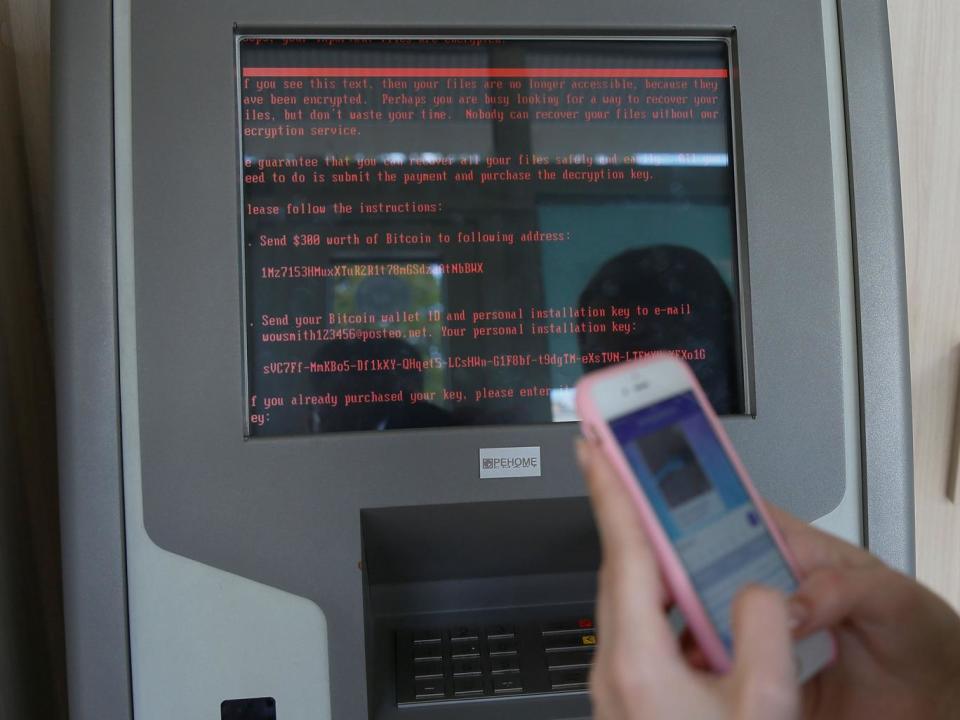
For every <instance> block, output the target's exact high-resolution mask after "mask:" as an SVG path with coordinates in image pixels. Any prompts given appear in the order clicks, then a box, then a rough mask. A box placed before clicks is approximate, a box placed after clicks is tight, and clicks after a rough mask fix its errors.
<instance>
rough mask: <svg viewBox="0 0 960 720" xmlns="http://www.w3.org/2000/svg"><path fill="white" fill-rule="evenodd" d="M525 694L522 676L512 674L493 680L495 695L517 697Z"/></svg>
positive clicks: (498, 676) (499, 676) (496, 677)
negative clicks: (516, 695)
mask: <svg viewBox="0 0 960 720" xmlns="http://www.w3.org/2000/svg"><path fill="white" fill-rule="evenodd" d="M522 692H523V682H522V681H521V680H520V675H519V674H517V673H512V674H510V675H497V676H495V677H494V678H493V694H494V695H515V694H516V693H522Z"/></svg>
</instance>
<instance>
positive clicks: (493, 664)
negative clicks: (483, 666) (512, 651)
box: [490, 655, 520, 673]
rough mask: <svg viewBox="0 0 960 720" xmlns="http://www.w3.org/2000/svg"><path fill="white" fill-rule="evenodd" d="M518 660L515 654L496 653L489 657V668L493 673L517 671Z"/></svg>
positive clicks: (518, 666)
mask: <svg viewBox="0 0 960 720" xmlns="http://www.w3.org/2000/svg"><path fill="white" fill-rule="evenodd" d="M519 669H520V660H519V659H518V658H517V656H516V655H498V656H495V657H491V658H490V670H491V672H495V673H505V672H517V671H518V670H519Z"/></svg>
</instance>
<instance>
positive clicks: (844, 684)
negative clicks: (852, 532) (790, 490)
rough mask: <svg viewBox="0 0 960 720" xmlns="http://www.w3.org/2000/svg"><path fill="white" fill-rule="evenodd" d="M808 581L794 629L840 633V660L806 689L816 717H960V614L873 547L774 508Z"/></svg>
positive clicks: (808, 709) (797, 601)
mask: <svg viewBox="0 0 960 720" xmlns="http://www.w3.org/2000/svg"><path fill="white" fill-rule="evenodd" d="M768 508H769V510H770V512H771V514H772V515H773V517H774V520H775V522H776V523H777V525H778V526H779V527H780V529H781V531H782V532H783V535H784V537H785V539H786V541H787V545H788V546H789V547H790V549H791V550H792V552H793V554H794V557H795V558H796V561H797V564H798V565H799V568H800V571H801V576H802V577H803V579H802V581H801V584H800V587H799V588H798V590H797V592H796V593H795V594H794V597H793V598H792V599H791V607H792V608H793V615H794V617H796V618H798V625H797V627H796V630H795V632H796V633H797V634H798V635H801V636H802V635H807V634H809V633H813V632H816V631H817V630H821V629H823V628H832V630H833V634H834V637H835V639H836V641H837V659H836V661H835V662H834V663H833V664H832V665H831V666H829V667H827V668H826V669H825V670H823V671H822V672H821V673H820V674H819V675H817V676H816V677H815V678H813V679H812V680H811V681H810V682H808V683H807V684H806V685H805V686H804V689H803V703H802V705H803V717H804V718H807V719H808V720H828V719H829V720H860V719H861V718H864V719H872V718H883V720H915V719H919V718H922V719H923V720H941V719H943V720H946V718H960V618H958V617H957V615H956V613H954V611H953V610H952V609H951V608H950V607H949V606H948V605H947V604H946V603H945V602H944V601H943V600H941V599H940V598H939V597H937V596H936V595H935V594H934V593H932V592H931V591H930V590H928V589H927V588H925V587H923V586H922V585H920V584H919V583H917V582H916V581H914V580H913V579H911V578H909V577H907V576H906V575H903V574H901V573H898V572H896V571H894V570H891V569H890V568H888V567H887V566H886V565H884V564H883V563H882V562H881V561H880V560H878V559H877V558H875V557H873V556H872V555H870V554H869V553H868V552H866V551H865V550H863V549H861V548H859V547H856V546H854V545H850V544H849V543H846V542H843V541H842V540H839V539H837V538H835V537H833V536H831V535H827V534H826V533H823V532H821V531H819V530H816V529H815V528H812V527H810V526H808V525H807V524H806V523H804V522H802V521H801V520H798V519H797V518H795V517H793V516H792V515H789V514H788V513H786V512H784V511H782V510H779V509H777V508H775V507H771V506H769V505H768Z"/></svg>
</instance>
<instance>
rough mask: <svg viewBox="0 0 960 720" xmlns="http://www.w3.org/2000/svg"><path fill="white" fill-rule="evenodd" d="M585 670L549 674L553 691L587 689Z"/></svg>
mask: <svg viewBox="0 0 960 720" xmlns="http://www.w3.org/2000/svg"><path fill="white" fill-rule="evenodd" d="M587 672H588V671H587V670H585V669H584V670H561V671H559V672H551V673H550V687H551V689H553V690H583V689H585V688H586V687H587Z"/></svg>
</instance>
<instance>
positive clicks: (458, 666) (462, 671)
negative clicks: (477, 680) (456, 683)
mask: <svg viewBox="0 0 960 720" xmlns="http://www.w3.org/2000/svg"><path fill="white" fill-rule="evenodd" d="M481 672H483V666H482V665H480V661H479V660H454V661H453V674H454V675H479V674H480V673H481Z"/></svg>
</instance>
